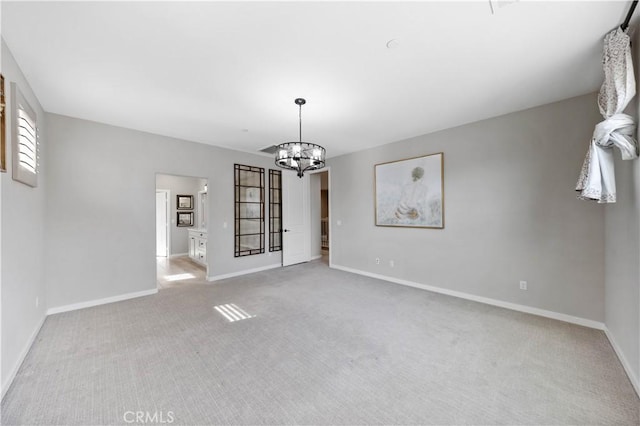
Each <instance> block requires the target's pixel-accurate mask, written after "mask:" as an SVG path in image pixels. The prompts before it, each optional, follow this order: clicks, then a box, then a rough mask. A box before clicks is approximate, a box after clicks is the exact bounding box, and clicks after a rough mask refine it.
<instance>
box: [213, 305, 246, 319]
mask: <svg viewBox="0 0 640 426" xmlns="http://www.w3.org/2000/svg"><path fill="white" fill-rule="evenodd" d="M213 309H215V310H216V311H218V313H219V314H220V315H222V316H223V317H225V318H226V319H227V320H228V321H229V322H235V321H240V320H244V319H249V318H254V317H255V315H249V314H248V313H247V312H246V311H245V310H244V309H242V308H239V307H238V306H236V304H235V303H227V304H226V305H218V306H214V307H213Z"/></svg>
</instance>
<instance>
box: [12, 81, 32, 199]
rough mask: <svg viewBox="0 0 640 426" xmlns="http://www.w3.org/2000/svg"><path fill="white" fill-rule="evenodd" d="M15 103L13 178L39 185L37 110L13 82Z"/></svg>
mask: <svg viewBox="0 0 640 426" xmlns="http://www.w3.org/2000/svg"><path fill="white" fill-rule="evenodd" d="M11 89H12V95H13V99H12V101H13V102H12V103H13V138H12V150H13V179H14V180H17V181H19V182H22V183H24V184H26V185H29V186H33V187H36V186H38V165H39V164H38V160H39V159H38V126H37V122H36V120H37V117H36V114H35V111H34V110H33V108H31V106H30V105H29V104H28V103H27V100H26V99H25V98H24V96H23V95H22V93H21V92H20V90H19V89H18V86H17V85H16V84H15V83H11Z"/></svg>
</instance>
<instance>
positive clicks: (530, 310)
mask: <svg viewBox="0 0 640 426" xmlns="http://www.w3.org/2000/svg"><path fill="white" fill-rule="evenodd" d="M331 267H332V268H334V269H339V270H341V271H345V272H351V273H354V274H358V275H364V276H367V277H371V278H377V279H380V280H384V281H389V282H392V283H396V284H402V285H406V286H409V287H416V288H421V289H423V290H428V291H433V292H434V293H440V294H446V295H447V296H453V297H459V298H461V299H466V300H472V301H474V302H480V303H484V304H487V305H493V306H498V307H501V308H506V309H511V310H513V311H519V312H525V313H527V314H533V315H538V316H541V317H546V318H552V319H556V320H559V321H564V322H570V323H572V324H578V325H582V326H584V327H589V328H595V329H597V330H604V324H603V323H601V322H598V321H593V320H590V319H586V318H580V317H574V316H572V315H567V314H561V313H559V312H553V311H547V310H545V309H539V308H534V307H531V306H526V305H519V304H517V303H511V302H505V301H502V300H497V299H491V298H488V297H482V296H476V295H474V294H469V293H464V292H462V291H455V290H448V289H446V288H441V287H434V286H431V285H427V284H421V283H417V282H413V281H408V280H403V279H400V278H395V277H388V276H386V275H380V274H374V273H372V272H367V271H361V270H359V269H353V268H349V267H346V266H340V265H336V264H332V265H331Z"/></svg>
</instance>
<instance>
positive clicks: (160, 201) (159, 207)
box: [156, 191, 169, 257]
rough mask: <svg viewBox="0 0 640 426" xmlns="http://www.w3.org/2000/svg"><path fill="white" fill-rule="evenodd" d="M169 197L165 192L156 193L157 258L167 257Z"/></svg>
mask: <svg viewBox="0 0 640 426" xmlns="http://www.w3.org/2000/svg"><path fill="white" fill-rule="evenodd" d="M168 201H169V200H168V197H167V193H166V192H165V191H156V256H161V257H167V256H168V255H169V253H168V250H167V245H168V244H167V242H168V238H167V228H168V222H169V218H168V217H167V205H168Z"/></svg>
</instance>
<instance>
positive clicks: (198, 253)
mask: <svg viewBox="0 0 640 426" xmlns="http://www.w3.org/2000/svg"><path fill="white" fill-rule="evenodd" d="M189 258H190V259H191V260H193V261H194V262H196V263H199V264H201V265H203V266H206V265H207V231H206V230H205V229H189Z"/></svg>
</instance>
